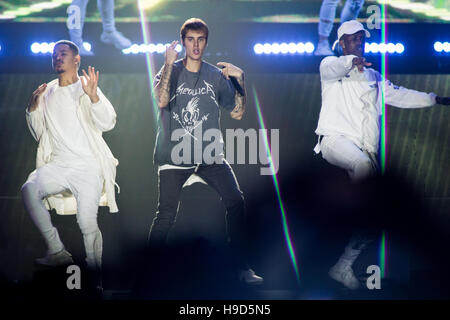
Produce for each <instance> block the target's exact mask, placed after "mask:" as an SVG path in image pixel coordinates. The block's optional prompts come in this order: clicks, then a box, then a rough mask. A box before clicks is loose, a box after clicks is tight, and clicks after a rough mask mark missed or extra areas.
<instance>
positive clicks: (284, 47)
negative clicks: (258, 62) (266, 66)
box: [253, 42, 315, 55]
mask: <svg viewBox="0 0 450 320" xmlns="http://www.w3.org/2000/svg"><path fill="white" fill-rule="evenodd" d="M314 49H315V47H314V45H313V44H312V43H311V42H306V43H303V42H298V43H295V42H289V43H287V42H282V43H278V42H274V43H272V44H271V43H268V42H266V43H264V44H261V43H256V44H255V45H254V46H253V51H254V52H255V53H256V54H258V55H260V54H267V55H270V54H274V55H278V54H280V53H281V54H304V53H312V52H314Z"/></svg>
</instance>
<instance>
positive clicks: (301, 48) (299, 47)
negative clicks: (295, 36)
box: [296, 42, 305, 53]
mask: <svg viewBox="0 0 450 320" xmlns="http://www.w3.org/2000/svg"><path fill="white" fill-rule="evenodd" d="M296 49H297V52H298V53H305V44H304V43H303V42H299V43H297V45H296Z"/></svg>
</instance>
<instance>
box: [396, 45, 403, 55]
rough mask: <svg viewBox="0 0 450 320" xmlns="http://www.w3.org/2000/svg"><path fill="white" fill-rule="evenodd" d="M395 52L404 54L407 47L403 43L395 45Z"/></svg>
mask: <svg viewBox="0 0 450 320" xmlns="http://www.w3.org/2000/svg"><path fill="white" fill-rule="evenodd" d="M395 51H396V52H397V53H399V54H402V53H403V51H405V46H403V44H401V43H397V44H396V45H395Z"/></svg>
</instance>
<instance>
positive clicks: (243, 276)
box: [239, 269, 264, 285]
mask: <svg viewBox="0 0 450 320" xmlns="http://www.w3.org/2000/svg"><path fill="white" fill-rule="evenodd" d="M239 281H242V282H244V283H245V284H248V285H260V284H263V282H264V279H263V278H262V277H260V276H257V275H256V274H255V271H253V270H252V269H248V270H240V271H239Z"/></svg>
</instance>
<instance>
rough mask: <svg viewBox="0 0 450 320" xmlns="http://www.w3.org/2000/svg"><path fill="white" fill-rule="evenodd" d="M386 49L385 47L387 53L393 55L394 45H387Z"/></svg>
mask: <svg viewBox="0 0 450 320" xmlns="http://www.w3.org/2000/svg"><path fill="white" fill-rule="evenodd" d="M386 47H387V52H389V53H395V44H393V43H388V44H387V46H386Z"/></svg>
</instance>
